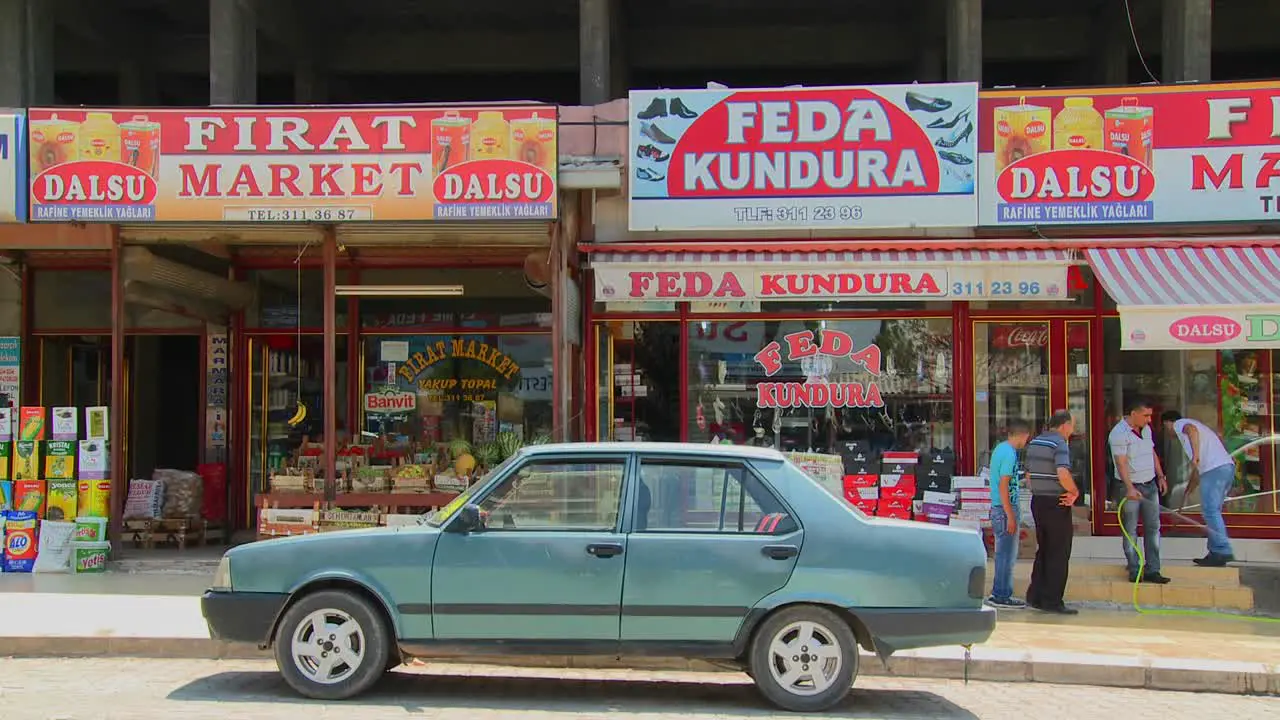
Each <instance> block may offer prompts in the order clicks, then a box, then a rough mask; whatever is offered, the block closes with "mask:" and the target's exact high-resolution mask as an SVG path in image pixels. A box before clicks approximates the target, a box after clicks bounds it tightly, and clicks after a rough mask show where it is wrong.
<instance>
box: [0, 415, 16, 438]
mask: <svg viewBox="0 0 1280 720" xmlns="http://www.w3.org/2000/svg"><path fill="white" fill-rule="evenodd" d="M13 418H14V415H13V408H11V407H0V442H12V441H13Z"/></svg>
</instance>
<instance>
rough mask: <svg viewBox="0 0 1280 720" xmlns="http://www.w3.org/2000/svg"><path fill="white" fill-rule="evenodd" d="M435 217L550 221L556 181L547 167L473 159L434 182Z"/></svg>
mask: <svg viewBox="0 0 1280 720" xmlns="http://www.w3.org/2000/svg"><path fill="white" fill-rule="evenodd" d="M432 191H433V194H434V195H435V217H436V218H437V219H440V220H448V219H457V220H462V219H484V218H492V219H494V220H503V219H520V218H523V219H530V220H534V219H549V218H552V217H554V216H555V205H554V203H553V200H554V197H555V192H556V188H555V180H554V179H553V178H552V176H551V174H550V173H548V172H547V171H546V170H545V169H544V168H541V167H538V166H537V165H533V164H531V163H527V162H521V161H519V160H470V161H467V162H464V163H458V164H457V165H452V166H450V167H448V168H446V169H445V171H444V172H442V173H441V174H439V175H437V176H436V179H435V182H433V183H432Z"/></svg>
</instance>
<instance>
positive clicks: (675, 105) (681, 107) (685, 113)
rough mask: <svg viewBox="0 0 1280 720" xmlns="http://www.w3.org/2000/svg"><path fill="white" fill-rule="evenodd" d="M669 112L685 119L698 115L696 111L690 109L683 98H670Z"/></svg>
mask: <svg viewBox="0 0 1280 720" xmlns="http://www.w3.org/2000/svg"><path fill="white" fill-rule="evenodd" d="M671 114H672V115H675V116H676V117H679V118H684V119H685V120H692V119H694V118H696V117H698V113H696V112H694V111H692V110H690V109H689V107H688V106H687V105H685V104H684V100H681V99H680V98H672V99H671Z"/></svg>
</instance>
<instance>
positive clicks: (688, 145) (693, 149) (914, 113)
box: [629, 83, 977, 231]
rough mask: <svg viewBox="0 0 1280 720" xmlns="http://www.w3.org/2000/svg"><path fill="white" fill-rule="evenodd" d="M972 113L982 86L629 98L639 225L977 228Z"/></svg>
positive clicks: (633, 222) (634, 225) (666, 93)
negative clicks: (664, 157) (659, 164)
mask: <svg viewBox="0 0 1280 720" xmlns="http://www.w3.org/2000/svg"><path fill="white" fill-rule="evenodd" d="M677 96H678V98H679V100H680V103H679V107H677V105H676V103H675V102H674V100H672V98H674V97H677ZM975 107H977V88H976V86H975V85H974V84H972V83H935V84H924V85H884V86H873V87H829V88H777V89H751V90H728V89H706V90H680V91H670V90H662V91H635V92H632V93H631V96H630V112H631V119H630V129H629V134H630V148H629V150H630V154H631V155H632V156H634V157H636V158H637V160H638V162H636V170H634V171H633V179H634V182H632V183H630V184H629V192H630V199H631V201H632V202H631V203H630V204H629V212H630V222H629V226H630V228H631V229H632V230H729V231H731V230H742V229H751V228H756V229H761V228H796V229H802V228H893V227H922V226H928V227H944V226H965V225H968V224H971V223H973V222H976V217H977V205H976V196H975V193H974V167H975V162H974V160H975V158H976V157H977V133H976V129H977V125H976V123H974V122H973V120H972V112H973V110H972V109H973V108H975ZM682 110H683V111H687V112H680V111H682ZM655 149H656V150H657V152H655V151H654V150H655ZM664 155H669V156H670V158H669V160H665V161H664V160H663V156H664ZM659 162H663V164H664V165H665V167H662V168H659V167H657V164H658V163H659Z"/></svg>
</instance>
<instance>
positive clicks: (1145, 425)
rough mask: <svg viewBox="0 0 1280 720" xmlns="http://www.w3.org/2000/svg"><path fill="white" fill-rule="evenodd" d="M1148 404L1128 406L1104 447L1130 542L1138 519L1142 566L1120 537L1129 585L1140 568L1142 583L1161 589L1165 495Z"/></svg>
mask: <svg viewBox="0 0 1280 720" xmlns="http://www.w3.org/2000/svg"><path fill="white" fill-rule="evenodd" d="M1152 413H1153V411H1152V409H1151V403H1149V402H1146V401H1144V400H1139V401H1136V402H1132V403H1130V404H1129V406H1128V408H1127V413H1126V415H1125V416H1124V418H1123V419H1122V420H1121V421H1120V422H1119V423H1117V424H1116V426H1115V427H1114V428H1112V429H1111V434H1110V435H1108V436H1107V444H1108V445H1109V446H1110V447H1111V456H1112V458H1114V459H1115V465H1116V479H1118V480H1119V481H1120V482H1122V483H1124V497H1125V498H1126V499H1127V501H1126V502H1125V504H1124V509H1123V511H1122V512H1121V518H1120V519H1121V522H1123V523H1124V530H1125V532H1126V533H1128V536H1129V537H1130V538H1132V537H1135V536H1136V535H1137V533H1138V516H1139V514H1141V516H1142V546H1143V548H1142V553H1143V554H1142V562H1141V563H1139V561H1138V550H1137V547H1136V545H1135V543H1134V542H1130V541H1129V540H1128V539H1126V538H1124V537H1121V538H1120V540H1121V542H1122V543H1124V557H1125V560H1126V562H1127V564H1128V566H1129V582H1137V581H1138V580H1139V578H1138V566H1139V565H1142V578H1141V580H1142V582H1148V583H1156V584H1158V585H1164V584H1166V583H1168V582H1169V578H1167V577H1165V576H1163V575H1161V574H1160V495H1161V494H1162V493H1165V492H1168V490H1169V486H1168V484H1167V483H1166V482H1165V478H1164V469H1163V468H1161V467H1160V458H1158V457H1156V443H1155V438H1154V437H1153V436H1152V434H1151V417H1152Z"/></svg>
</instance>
